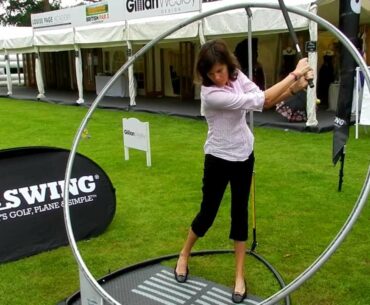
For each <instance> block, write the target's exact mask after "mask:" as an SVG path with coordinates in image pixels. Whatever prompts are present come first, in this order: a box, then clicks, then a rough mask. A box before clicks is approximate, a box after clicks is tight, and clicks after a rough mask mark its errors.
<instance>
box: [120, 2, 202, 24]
mask: <svg viewBox="0 0 370 305" xmlns="http://www.w3.org/2000/svg"><path fill="white" fill-rule="evenodd" d="M124 4H125V14H124V15H125V16H126V19H127V20H130V19H138V18H145V17H154V16H163V15H170V14H179V13H188V12H194V11H199V10H200V5H201V1H200V0H124Z"/></svg>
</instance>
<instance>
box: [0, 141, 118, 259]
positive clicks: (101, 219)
mask: <svg viewBox="0 0 370 305" xmlns="http://www.w3.org/2000/svg"><path fill="white" fill-rule="evenodd" d="M68 156H69V151H68V150H64V149H59V148H50V147H25V148H17V149H9V150H3V151H0V232H9V233H8V234H0V244H1V245H2V247H0V262H5V261H11V260H15V259H18V258H21V257H25V256H29V255H32V254H36V253H39V252H42V251H45V250H50V249H53V248H56V247H59V246H62V245H65V244H67V243H68V238H67V234H66V230H65V225H64V217H63V207H64V205H65V202H64V199H63V192H64V188H65V180H64V174H65V169H66V164H67V160H68ZM71 176H72V177H71V179H70V181H69V188H68V189H69V194H70V196H69V200H68V205H69V206H70V216H71V223H72V227H73V232H74V235H75V239H76V240H81V239H85V238H89V237H92V236H97V235H99V234H101V233H102V232H103V231H104V230H105V229H106V227H107V226H108V225H109V223H110V222H111V221H112V219H113V216H114V213H115V208H116V197H115V192H114V188H113V185H112V183H111V182H110V180H109V178H108V176H107V175H106V173H105V172H104V171H103V170H102V169H101V168H100V167H99V166H98V165H97V164H96V163H94V162H93V161H92V160H90V159H88V158H87V157H85V156H83V155H81V154H76V159H75V163H74V166H73V170H72V173H71Z"/></svg>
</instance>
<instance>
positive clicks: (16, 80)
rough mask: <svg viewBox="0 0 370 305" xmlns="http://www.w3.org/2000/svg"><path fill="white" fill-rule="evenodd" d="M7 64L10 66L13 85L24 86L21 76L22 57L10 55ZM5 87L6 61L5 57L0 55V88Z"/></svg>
mask: <svg viewBox="0 0 370 305" xmlns="http://www.w3.org/2000/svg"><path fill="white" fill-rule="evenodd" d="M8 56H9V64H10V75H11V79H12V84H13V85H24V74H23V60H22V55H19V56H18V57H17V55H15V54H10V55H8ZM6 85H7V76H6V61H5V55H0V86H4V87H5V86H6Z"/></svg>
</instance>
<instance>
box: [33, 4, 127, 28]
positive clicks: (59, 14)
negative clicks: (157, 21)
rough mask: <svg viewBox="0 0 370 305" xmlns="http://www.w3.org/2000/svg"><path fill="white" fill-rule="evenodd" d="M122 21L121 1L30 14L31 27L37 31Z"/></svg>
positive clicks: (122, 6)
mask: <svg viewBox="0 0 370 305" xmlns="http://www.w3.org/2000/svg"><path fill="white" fill-rule="evenodd" d="M124 20H125V15H124V2H123V0H121V1H117V0H106V1H103V2H98V3H94V4H89V5H79V6H75V7H71V8H66V9H61V10H56V11H51V12H45V13H40V14H31V24H32V27H33V28H34V29H38V30H43V29H45V30H46V29H51V28H64V27H75V26H84V25H89V24H97V23H105V22H115V21H124Z"/></svg>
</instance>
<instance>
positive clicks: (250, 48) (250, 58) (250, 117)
mask: <svg viewBox="0 0 370 305" xmlns="http://www.w3.org/2000/svg"><path fill="white" fill-rule="evenodd" d="M245 11H246V12H247V15H248V77H249V79H250V80H251V81H253V66H252V65H253V61H252V52H253V50H252V10H251V8H250V7H249V6H248V7H246V8H245ZM249 128H250V130H251V131H252V132H253V129H254V117H253V111H250V112H249Z"/></svg>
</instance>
